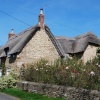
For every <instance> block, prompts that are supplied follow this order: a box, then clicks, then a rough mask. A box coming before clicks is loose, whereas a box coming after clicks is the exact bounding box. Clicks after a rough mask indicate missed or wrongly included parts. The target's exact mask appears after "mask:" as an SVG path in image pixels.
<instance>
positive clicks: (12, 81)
mask: <svg viewBox="0 0 100 100" xmlns="http://www.w3.org/2000/svg"><path fill="white" fill-rule="evenodd" d="M17 78H18V75H17V74H16V73H15V72H11V73H10V74H9V75H8V76H7V75H5V76H2V77H0V89H5V88H12V87H16V83H17Z"/></svg>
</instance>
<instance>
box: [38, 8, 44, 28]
mask: <svg viewBox="0 0 100 100" xmlns="http://www.w3.org/2000/svg"><path fill="white" fill-rule="evenodd" d="M39 25H40V28H41V29H44V14H43V9H40V15H39Z"/></svg>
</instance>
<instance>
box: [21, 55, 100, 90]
mask: <svg viewBox="0 0 100 100" xmlns="http://www.w3.org/2000/svg"><path fill="white" fill-rule="evenodd" d="M21 77H22V80H26V81H33V82H42V83H49V84H57V85H65V86H75V87H77V88H87V89H97V90H100V84H99V83H100V57H97V58H95V59H94V60H92V61H89V62H88V63H87V64H86V65H85V64H83V62H82V61H81V60H78V59H77V58H76V57H73V59H68V58H67V59H58V60H56V61H55V63H54V64H53V65H48V61H46V60H43V59H42V60H40V61H38V62H37V63H35V64H28V65H27V66H26V67H25V66H24V67H22V69H21Z"/></svg>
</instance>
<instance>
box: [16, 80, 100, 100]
mask: <svg viewBox="0 0 100 100" xmlns="http://www.w3.org/2000/svg"><path fill="white" fill-rule="evenodd" d="M17 86H18V88H19V89H21V90H25V91H28V92H33V93H39V94H45V95H47V96H49V97H62V98H64V99H65V100H100V91H97V90H87V89H76V88H74V87H67V86H59V85H51V84H42V83H36V82H26V81H25V82H18V85H17Z"/></svg>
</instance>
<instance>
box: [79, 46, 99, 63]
mask: <svg viewBox="0 0 100 100" xmlns="http://www.w3.org/2000/svg"><path fill="white" fill-rule="evenodd" d="M97 48H98V47H97V46H94V45H88V47H87V48H86V50H85V52H84V53H83V56H82V58H81V59H82V60H83V62H84V63H86V62H87V61H89V60H92V59H93V58H95V57H96V51H97Z"/></svg>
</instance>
